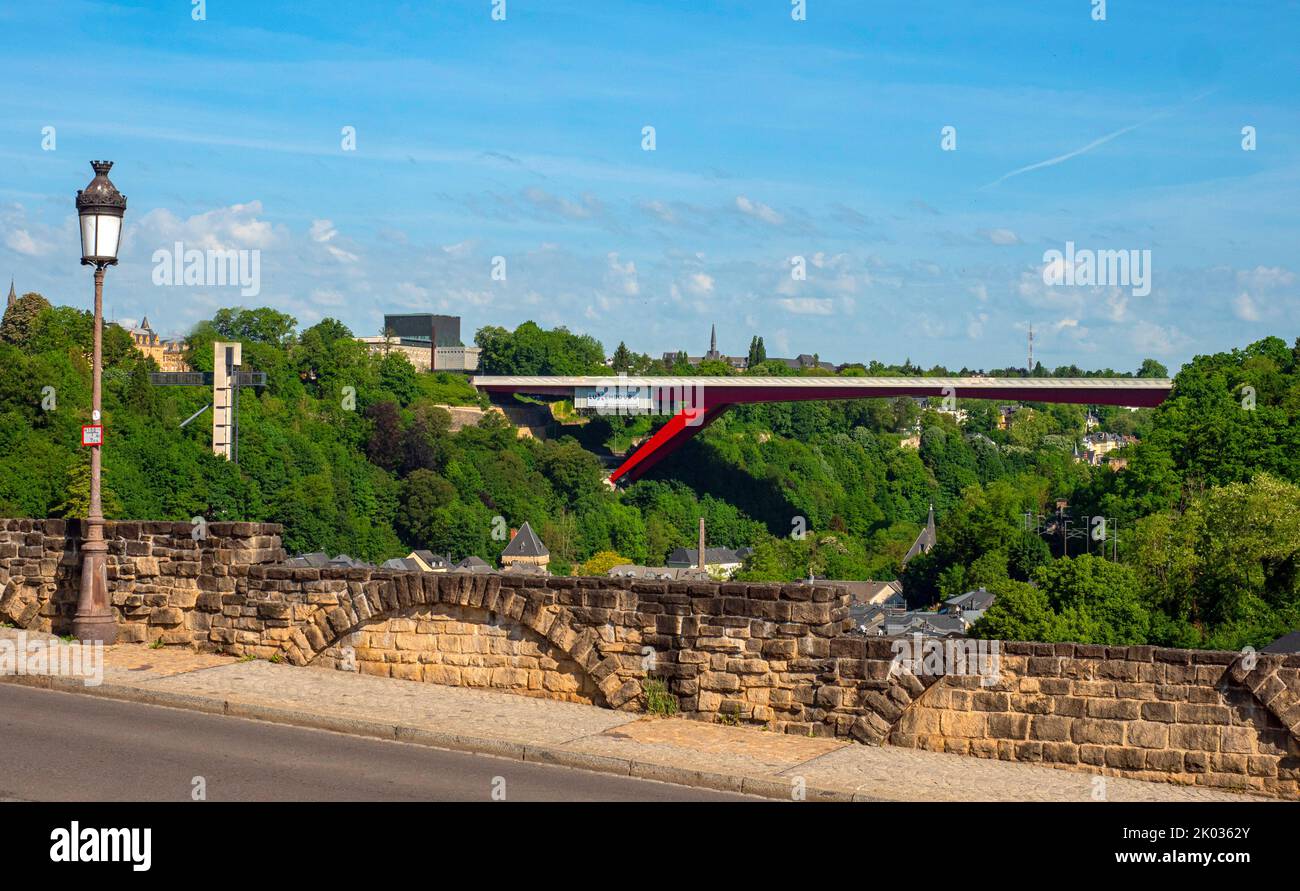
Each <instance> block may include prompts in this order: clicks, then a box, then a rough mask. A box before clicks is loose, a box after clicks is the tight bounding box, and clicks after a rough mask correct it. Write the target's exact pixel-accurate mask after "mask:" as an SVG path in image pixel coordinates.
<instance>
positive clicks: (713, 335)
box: [709, 325, 718, 357]
mask: <svg viewBox="0 0 1300 891" xmlns="http://www.w3.org/2000/svg"><path fill="white" fill-rule="evenodd" d="M717 354H718V326H717V325H710V326H709V356H710V357H712V356H716V355H717Z"/></svg>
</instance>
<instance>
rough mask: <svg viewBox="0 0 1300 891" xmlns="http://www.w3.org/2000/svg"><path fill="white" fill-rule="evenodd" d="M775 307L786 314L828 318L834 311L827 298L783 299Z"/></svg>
mask: <svg viewBox="0 0 1300 891" xmlns="http://www.w3.org/2000/svg"><path fill="white" fill-rule="evenodd" d="M777 305H779V306H780V307H781V308H782V309H784V310H786V311H787V312H792V313H795V314H796V315H807V316H828V315H830V314H831V313H832V312H834V309H835V306H834V303H833V302H832V301H831V299H830V298H829V297H785V298H783V299H781V300H778V301H777Z"/></svg>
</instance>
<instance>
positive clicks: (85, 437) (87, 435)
mask: <svg viewBox="0 0 1300 891" xmlns="http://www.w3.org/2000/svg"><path fill="white" fill-rule="evenodd" d="M81 444H82V445H83V446H97V445H103V444H104V428H103V426H102V425H100V424H86V425H84V426H82V428H81Z"/></svg>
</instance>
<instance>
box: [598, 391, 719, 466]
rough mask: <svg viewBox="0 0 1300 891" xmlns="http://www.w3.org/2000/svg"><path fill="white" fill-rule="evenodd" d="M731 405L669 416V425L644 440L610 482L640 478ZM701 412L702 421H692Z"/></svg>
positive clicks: (689, 410) (714, 406)
mask: <svg viewBox="0 0 1300 891" xmlns="http://www.w3.org/2000/svg"><path fill="white" fill-rule="evenodd" d="M729 408H731V404H730V403H725V402H724V403H722V404H719V405H711V406H709V407H708V408H707V409H698V408H690V409H686V410H685V411H680V412H678V413H677V414H675V415H673V416H672V417H671V418H669V419H668V423H667V424H664V425H663V426H662V427H660V428H659V429H658V430H657V431H655V435H654V436H652V437H650V438H649V439H647V440H646V441H645V442H643V443H641V446H640V447H639V448H638V449H637V450H636V451H635V452H633V453H632V454H631V455H629V456H628V458H627V460H626V461H624V462H623V463H622V464H621V465H619V468H618V470H615V471H614V472H613V473H612V474H610V477H609V481H610V482H611V483H616V482H618V481H619V480H620V479H622V478H623V477H624V476H626V477H627V478H628V480H629V481H632V480H638V479H640V478H641V477H642V475H643V474H645V472H646V471H647V470H649V469H650V468H651V467H654V466H655V465H656V464H658V463H659V462H660V461H662V460H663V459H664V458H667V457H668V456H669V455H671V454H672V453H673V452H675V451H677V450H678V449H680V448H681V447H682V446H684V445H686V443H687V441H688V440H690V439H691V438H692V437H693V436H695V435H696V434H697V433H699V432H700V431H701V430H703V429H704V428H705V427H707V426H709V425H710V424H712V423H713V422H714V421H716V420H717V419H718V417H719V416H720V415H721V414H722V413H723V412H725V411H726V410H727V409H729ZM701 411H703V412H704V417H703V418H701V419H700V421H699V423H697V424H692V423H690V422H691V421H692V420H694V419H695V417H696V416H697V415H698V413H699V412H701Z"/></svg>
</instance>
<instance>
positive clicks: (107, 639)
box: [72, 608, 117, 646]
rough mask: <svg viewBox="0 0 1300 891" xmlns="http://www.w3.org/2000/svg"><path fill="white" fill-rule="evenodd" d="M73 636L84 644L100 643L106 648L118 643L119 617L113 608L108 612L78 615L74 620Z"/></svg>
mask: <svg viewBox="0 0 1300 891" xmlns="http://www.w3.org/2000/svg"><path fill="white" fill-rule="evenodd" d="M72 636H73V637H75V638H76V639H77V640H79V641H81V642H82V643H94V642H99V643H102V644H104V645H105V646H109V645H111V644H115V643H117V617H116V616H114V615H113V610H112V608H109V609H108V610H107V611H106V612H102V613H91V614H89V615H80V614H78V615H77V616H76V617H75V618H74V619H73V620H72Z"/></svg>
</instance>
